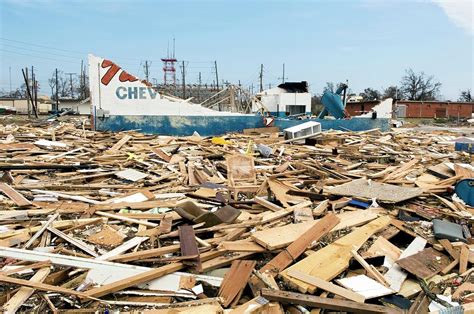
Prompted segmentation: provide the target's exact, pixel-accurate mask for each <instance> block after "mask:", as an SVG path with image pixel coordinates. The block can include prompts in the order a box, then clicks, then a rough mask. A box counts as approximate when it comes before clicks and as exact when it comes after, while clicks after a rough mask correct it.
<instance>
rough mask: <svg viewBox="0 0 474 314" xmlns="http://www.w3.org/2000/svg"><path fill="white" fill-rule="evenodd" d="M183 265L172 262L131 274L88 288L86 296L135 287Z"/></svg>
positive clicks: (95, 295) (95, 296) (96, 296)
mask: <svg viewBox="0 0 474 314" xmlns="http://www.w3.org/2000/svg"><path fill="white" fill-rule="evenodd" d="M183 266H184V265H183V264H182V263H172V264H168V265H165V266H161V267H158V268H155V269H151V270H149V271H146V272H143V273H141V274H138V275H134V276H131V277H127V278H124V279H121V280H118V281H114V282H112V283H110V284H107V285H104V286H101V287H98V288H93V289H91V290H88V291H87V292H86V293H85V295H86V297H94V298H98V297H101V296H103V295H107V294H109V293H112V292H116V291H119V290H122V289H125V288H128V287H133V286H136V285H138V284H141V283H144V282H148V281H151V280H153V279H157V278H160V277H162V276H164V275H167V274H170V273H173V272H175V271H178V270H180V269H182V268H183Z"/></svg>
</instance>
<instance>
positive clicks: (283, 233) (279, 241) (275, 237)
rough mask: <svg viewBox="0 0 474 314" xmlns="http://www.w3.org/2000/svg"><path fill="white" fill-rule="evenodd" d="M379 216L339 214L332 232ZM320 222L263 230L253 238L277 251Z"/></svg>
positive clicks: (373, 213) (353, 213)
mask: <svg viewBox="0 0 474 314" xmlns="http://www.w3.org/2000/svg"><path fill="white" fill-rule="evenodd" d="M377 216H378V215H377V214H376V213H375V212H371V211H368V210H360V211H353V212H344V213H341V214H337V215H336V217H337V218H338V219H339V220H340V222H339V223H338V224H337V225H336V226H335V227H334V228H333V229H332V230H331V231H338V230H342V229H344V228H347V227H354V226H358V225H362V224H364V223H366V222H368V221H371V220H374V219H375V218H377ZM318 221H319V220H314V221H310V222H305V223H300V224H288V225H286V226H282V227H276V228H271V229H266V230H261V231H257V232H254V233H253V234H252V235H251V237H252V239H253V240H254V241H255V242H257V243H258V244H260V245H262V246H264V247H265V248H267V249H269V250H275V249H279V248H282V247H285V246H287V245H289V244H290V243H293V242H294V241H296V239H298V238H299V237H300V236H301V235H302V234H304V233H305V232H306V231H308V230H309V229H310V228H312V227H313V226H314V225H315V224H317V223H318Z"/></svg>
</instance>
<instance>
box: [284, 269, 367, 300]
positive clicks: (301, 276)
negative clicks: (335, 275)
mask: <svg viewBox="0 0 474 314" xmlns="http://www.w3.org/2000/svg"><path fill="white" fill-rule="evenodd" d="M288 276H291V277H293V278H296V279H298V280H301V281H303V282H306V283H308V284H311V285H313V286H315V287H317V288H318V289H322V290H324V291H328V292H331V293H334V294H337V295H338V296H341V297H343V298H346V299H348V300H351V301H354V302H360V303H364V301H365V297H364V296H363V295H361V294H358V293H355V292H353V291H351V290H348V289H345V288H343V287H340V286H337V285H335V284H333V283H330V282H329V281H326V280H323V279H321V278H318V277H315V276H310V275H308V274H305V273H302V272H300V271H297V270H290V271H288Z"/></svg>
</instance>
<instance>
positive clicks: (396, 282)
mask: <svg viewBox="0 0 474 314" xmlns="http://www.w3.org/2000/svg"><path fill="white" fill-rule="evenodd" d="M425 245H426V240H425V239H423V238H421V237H416V238H415V239H414V240H413V241H412V242H411V243H410V245H409V246H408V247H407V248H406V249H405V250H404V251H403V252H402V254H400V258H399V260H400V259H403V258H405V257H408V256H411V255H413V254H416V253H418V252H420V251H421V250H423V249H424V248H425ZM384 278H385V279H386V280H387V282H388V283H389V284H390V288H391V289H392V290H395V291H397V292H398V291H400V288H401V287H402V284H403V282H404V281H405V279H406V278H407V273H406V272H404V271H403V270H402V269H401V267H400V266H399V265H397V264H393V265H392V267H390V269H389V270H388V271H387V272H386V273H385V274H384Z"/></svg>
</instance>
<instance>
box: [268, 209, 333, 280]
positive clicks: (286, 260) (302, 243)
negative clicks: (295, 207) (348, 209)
mask: <svg viewBox="0 0 474 314" xmlns="http://www.w3.org/2000/svg"><path fill="white" fill-rule="evenodd" d="M339 221H340V219H339V218H338V217H336V215H334V214H333V213H330V214H327V215H326V216H324V218H322V219H320V220H319V221H318V222H317V223H316V224H314V225H313V226H312V227H311V228H310V229H308V230H307V231H306V232H304V233H303V234H302V235H301V236H300V237H299V238H297V239H296V240H295V241H294V242H292V243H291V244H290V245H289V246H288V247H287V248H286V250H283V251H281V252H280V253H279V254H278V255H277V256H275V257H274V258H273V259H272V260H271V261H269V262H268V263H267V264H265V265H264V266H263V267H262V268H261V269H260V272H261V273H263V272H268V273H269V274H271V275H272V276H276V275H277V274H278V273H279V272H280V271H282V270H283V269H285V268H286V267H288V266H289V265H290V264H291V263H292V262H293V261H294V260H296V259H297V258H298V257H299V256H300V255H301V254H303V252H304V251H305V250H306V249H307V248H308V246H310V244H311V243H312V242H314V241H318V240H319V239H320V238H321V237H323V236H325V235H326V234H327V233H328V232H329V231H330V230H331V229H332V228H334V226H336V225H337V224H338V223H339Z"/></svg>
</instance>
